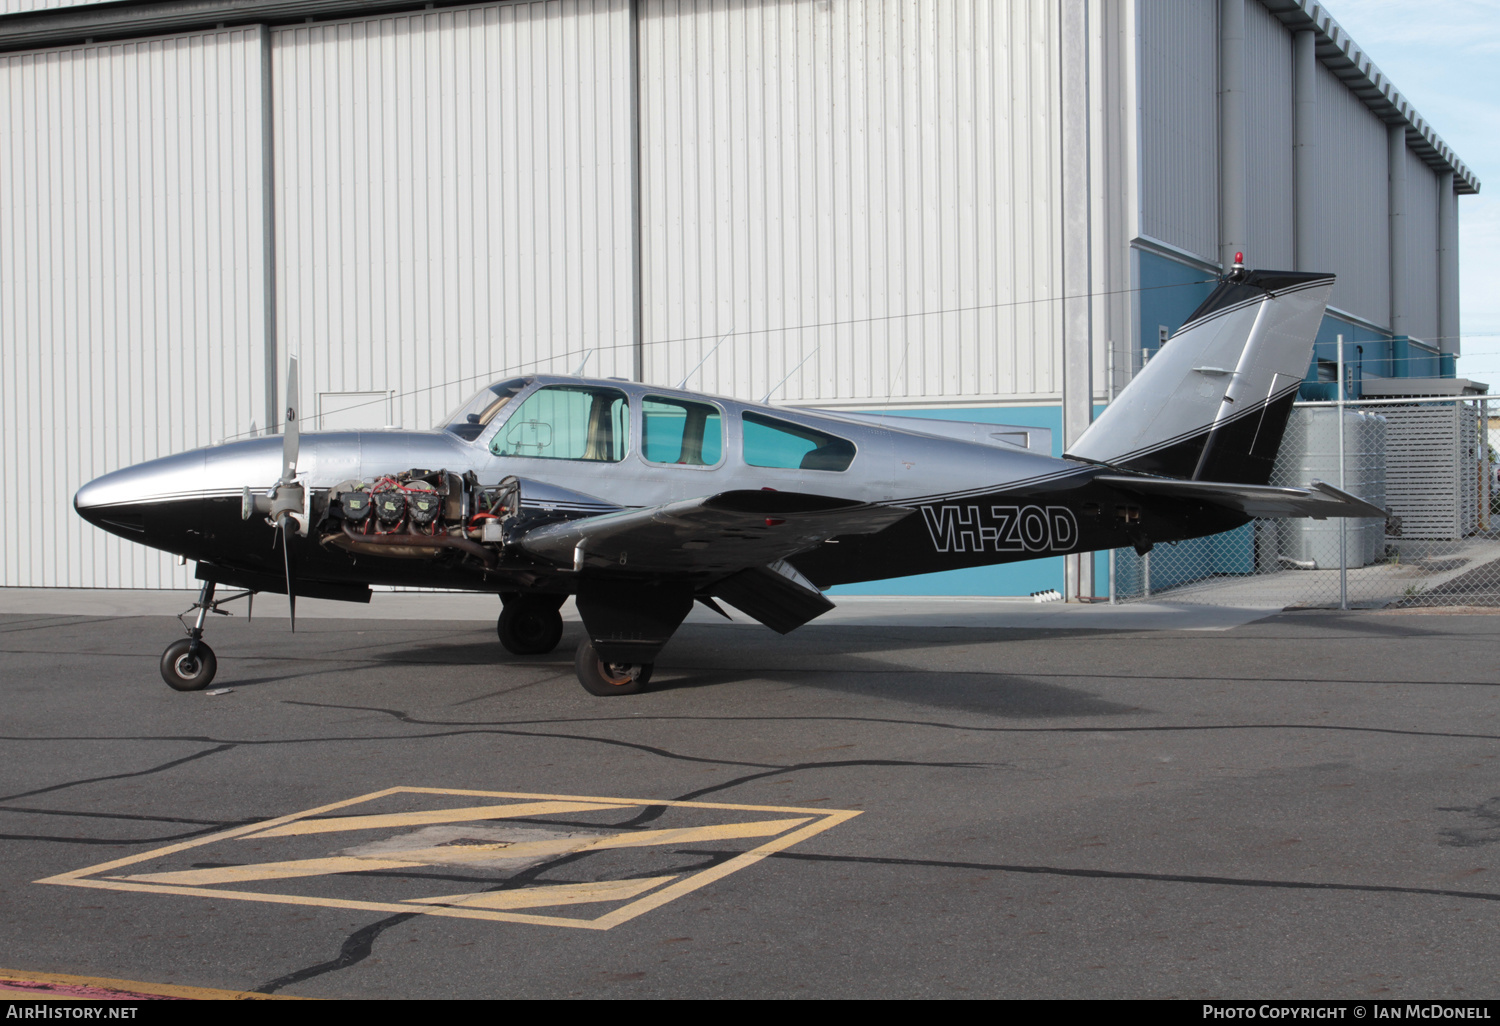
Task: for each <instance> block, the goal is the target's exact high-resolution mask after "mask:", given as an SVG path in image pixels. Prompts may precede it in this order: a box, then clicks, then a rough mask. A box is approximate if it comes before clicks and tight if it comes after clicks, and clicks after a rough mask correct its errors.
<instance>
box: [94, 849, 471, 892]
mask: <svg viewBox="0 0 1500 1026" xmlns="http://www.w3.org/2000/svg"><path fill="white" fill-rule="evenodd" d="M450 850H453V851H457V849H456V848H455V849H450ZM431 864H432V863H430V862H420V861H418V862H411V861H404V860H398V859H362V858H359V857H358V856H354V855H335V856H332V857H330V858H326V859H297V860H295V861H293V862H257V863H254V864H252V865H249V866H220V867H218V868H217V869H185V870H182V871H181V872H176V873H140V874H138V875H135V876H118V877H106V879H110V880H135V881H139V882H141V883H161V884H186V885H187V886H189V887H198V886H206V885H208V884H232V883H250V882H252V881H255V880H293V879H296V878H297V877H300V876H330V875H332V874H334V873H372V872H374V871H376V870H380V869H420V868H422V867H423V866H428V865H431Z"/></svg>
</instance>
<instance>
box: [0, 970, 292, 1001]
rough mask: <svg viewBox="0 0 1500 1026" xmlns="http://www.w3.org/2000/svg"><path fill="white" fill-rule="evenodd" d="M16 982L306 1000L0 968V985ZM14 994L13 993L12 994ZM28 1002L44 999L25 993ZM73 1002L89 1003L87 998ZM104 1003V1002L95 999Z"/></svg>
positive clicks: (206, 997)
mask: <svg viewBox="0 0 1500 1026" xmlns="http://www.w3.org/2000/svg"><path fill="white" fill-rule="evenodd" d="M7 983H9V984H16V983H50V984H53V985H55V986H63V987H98V988H100V989H101V990H119V991H127V992H129V993H131V994H151V995H154V996H156V997H169V998H186V999H188V1000H193V1001H306V1000H308V999H307V998H299V997H293V996H292V995H290V994H257V993H255V992H254V991H250V990H218V989H216V988H213V987H183V986H179V985H178V984H175V983H144V982H142V981H140V980H116V979H112V978H110V977H105V976H70V975H68V974H66V973H32V972H25V971H23V970H20V969H0V985H4V984H7ZM12 993H16V992H12ZM26 1000H28V1001H36V1000H46V998H44V997H41V996H39V995H33V994H32V993H30V992H28V993H27V996H26ZM74 1000H90V999H88V998H83V999H74ZM99 1000H104V999H102V998H101V999H99Z"/></svg>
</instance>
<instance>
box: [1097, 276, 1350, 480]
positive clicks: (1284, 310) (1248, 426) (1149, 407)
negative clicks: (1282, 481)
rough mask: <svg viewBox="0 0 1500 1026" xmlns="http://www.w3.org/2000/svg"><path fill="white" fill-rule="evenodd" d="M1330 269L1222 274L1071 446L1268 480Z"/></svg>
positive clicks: (1134, 463)
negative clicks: (1230, 277)
mask: <svg viewBox="0 0 1500 1026" xmlns="http://www.w3.org/2000/svg"><path fill="white" fill-rule="evenodd" d="M1333 280H1334V279H1333V275H1331V274H1309V273H1302V272H1292V271H1251V272H1249V273H1247V274H1245V275H1243V276H1242V277H1240V278H1239V279H1238V280H1226V281H1223V282H1221V283H1220V284H1219V287H1218V288H1216V289H1214V291H1213V294H1212V295H1210V296H1209V297H1208V299H1206V300H1204V302H1203V304H1202V305H1201V306H1199V307H1198V309H1197V310H1195V311H1193V315H1192V316H1191V317H1189V318H1188V320H1187V323H1186V324H1184V325H1183V326H1182V328H1181V329H1180V330H1178V332H1177V333H1176V334H1175V335H1173V336H1172V338H1171V339H1170V340H1169V341H1168V342H1167V344H1166V345H1165V346H1163V347H1162V348H1161V349H1160V350H1159V351H1158V352H1157V353H1156V355H1155V356H1153V357H1152V358H1151V362H1150V363H1148V364H1147V365H1146V366H1145V367H1144V368H1142V369H1141V372H1140V373H1139V374H1137V375H1136V376H1135V379H1134V380H1133V381H1131V382H1130V384H1129V385H1127V386H1126V387H1125V390H1124V391H1123V392H1121V393H1120V395H1119V398H1117V399H1116V400H1115V401H1114V402H1113V403H1111V404H1110V405H1109V407H1108V408H1107V409H1106V410H1105V411H1104V412H1103V413H1102V414H1100V415H1099V419H1098V420H1096V421H1094V423H1093V424H1091V425H1090V426H1089V429H1088V430H1087V431H1085V432H1084V433H1083V436H1082V437H1081V438H1079V439H1078V441H1077V442H1076V443H1074V444H1073V446H1072V447H1071V448H1070V449H1069V450H1068V452H1067V455H1069V456H1076V457H1078V458H1079V459H1085V460H1092V461H1095V462H1098V463H1107V464H1109V465H1110V466H1114V467H1119V468H1120V469H1122V470H1134V471H1139V472H1141V473H1146V474H1159V475H1161V476H1163V477H1178V478H1187V479H1192V480H1201V481H1226V482H1234V483H1237V484H1265V483H1266V482H1268V481H1269V480H1270V479H1271V465H1272V464H1273V463H1274V462H1275V461H1276V451H1277V450H1278V449H1279V448H1280V447H1281V436H1282V433H1283V432H1284V431H1285V430H1286V422H1287V418H1288V417H1289V416H1290V415H1291V410H1292V402H1293V401H1294V400H1295V399H1296V398H1297V389H1298V388H1299V387H1300V386H1301V384H1302V379H1303V377H1304V376H1305V375H1306V374H1307V365H1308V362H1309V361H1310V360H1311V359H1312V346H1313V340H1314V339H1315V338H1316V337H1317V333H1318V327H1319V325H1321V324H1322V322H1323V310H1324V307H1325V306H1327V304H1328V296H1329V293H1330V292H1332V291H1333Z"/></svg>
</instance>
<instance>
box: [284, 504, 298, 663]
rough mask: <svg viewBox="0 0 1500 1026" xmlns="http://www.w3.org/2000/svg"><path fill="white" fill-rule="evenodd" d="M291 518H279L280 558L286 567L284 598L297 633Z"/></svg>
mask: <svg viewBox="0 0 1500 1026" xmlns="http://www.w3.org/2000/svg"><path fill="white" fill-rule="evenodd" d="M291 524H292V518H291V517H289V516H286V517H282V518H281V558H282V562H283V564H284V565H285V567H286V598H287V604H288V606H289V607H290V609H291V615H292V633H293V634H296V633H297V593H296V592H294V591H293V590H292V537H291V531H290V527H291Z"/></svg>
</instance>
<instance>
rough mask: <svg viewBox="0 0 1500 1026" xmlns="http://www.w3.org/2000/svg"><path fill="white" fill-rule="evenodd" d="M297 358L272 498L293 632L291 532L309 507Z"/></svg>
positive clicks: (290, 369)
mask: <svg viewBox="0 0 1500 1026" xmlns="http://www.w3.org/2000/svg"><path fill="white" fill-rule="evenodd" d="M298 402H299V398H298V391H297V358H296V357H295V356H288V357H287V360H286V404H287V405H286V422H285V423H284V424H283V425H282V429H281V480H279V481H277V482H276V491H275V493H274V494H273V495H272V498H271V519H272V520H274V521H275V522H276V526H277V528H278V529H279V530H280V531H281V560H282V565H283V567H284V568H285V570H286V599H287V605H288V607H289V611H290V613H291V618H292V633H293V634H296V633H297V593H296V592H295V591H294V590H293V589H292V532H293V531H295V530H296V528H297V521H296V520H295V519H294V514H295V513H300V512H302V510H304V509H305V508H306V504H305V500H306V495H305V494H304V492H303V489H302V486H301V485H299V484H298V483H297V449H298V447H299V445H300V443H301V440H302V429H301V427H300V426H299V424H298V421H297V405H298Z"/></svg>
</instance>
